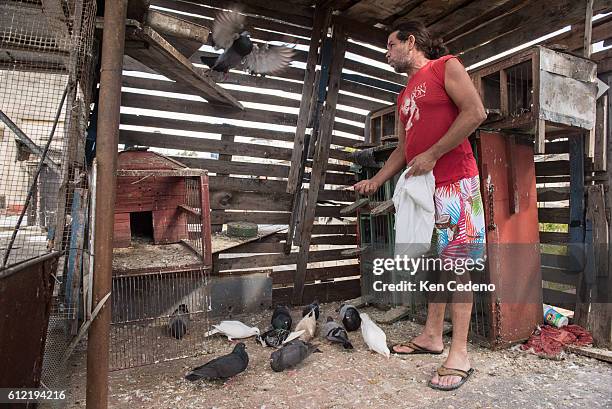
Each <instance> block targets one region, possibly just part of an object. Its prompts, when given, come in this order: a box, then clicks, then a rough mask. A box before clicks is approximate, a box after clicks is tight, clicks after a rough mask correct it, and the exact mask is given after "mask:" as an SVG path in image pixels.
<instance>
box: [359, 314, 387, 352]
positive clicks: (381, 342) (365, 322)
mask: <svg viewBox="0 0 612 409" xmlns="http://www.w3.org/2000/svg"><path fill="white" fill-rule="evenodd" d="M360 315H361V336H362V337H363V340H364V341H365V343H366V344H367V345H368V348H370V349H371V350H372V351H374V352H378V353H379V354H381V355H384V356H386V357H387V358H389V356H390V355H391V351H389V347H387V336H386V335H385V332H384V331H383V330H382V329H380V327H379V326H378V325H376V324H375V323H374V321H372V320H371V319H370V317H369V316H368V314H364V313H361V314H360Z"/></svg>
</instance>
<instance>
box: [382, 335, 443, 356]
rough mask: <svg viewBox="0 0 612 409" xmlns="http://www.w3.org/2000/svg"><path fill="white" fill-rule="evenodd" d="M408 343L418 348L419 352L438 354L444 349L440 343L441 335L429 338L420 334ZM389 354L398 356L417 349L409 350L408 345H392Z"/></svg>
mask: <svg viewBox="0 0 612 409" xmlns="http://www.w3.org/2000/svg"><path fill="white" fill-rule="evenodd" d="M410 342H412V343H413V344H415V346H419V347H420V348H421V350H427V351H432V353H438V351H442V350H443V349H444V342H442V335H440V336H439V337H430V336H429V335H425V334H421V335H419V336H418V337H416V338H413V339H412V340H411V341H410ZM392 349H393V350H392V351H391V352H395V353H399V354H410V353H412V352H414V351H415V350H417V348H411V347H409V346H408V345H401V344H398V345H394V346H393V348H392Z"/></svg>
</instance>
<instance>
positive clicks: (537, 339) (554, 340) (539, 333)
mask: <svg viewBox="0 0 612 409" xmlns="http://www.w3.org/2000/svg"><path fill="white" fill-rule="evenodd" d="M592 343H593V337H592V336H591V334H590V333H589V332H588V331H587V330H585V329H584V328H582V327H581V326H580V325H567V326H565V327H563V328H555V327H552V326H550V325H544V326H542V327H540V328H539V329H537V330H535V331H534V333H533V334H532V335H531V337H529V339H528V340H527V342H525V343H524V344H523V345H521V349H522V350H523V351H525V350H528V349H530V348H533V351H534V352H535V353H536V354H544V355H548V356H555V355H559V354H560V353H561V351H562V350H563V347H565V346H566V345H577V346H584V345H589V344H592Z"/></svg>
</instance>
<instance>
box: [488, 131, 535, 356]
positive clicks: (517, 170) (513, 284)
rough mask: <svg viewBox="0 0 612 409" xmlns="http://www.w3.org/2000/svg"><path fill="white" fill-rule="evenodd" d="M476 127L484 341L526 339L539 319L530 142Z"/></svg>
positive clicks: (499, 343) (496, 342)
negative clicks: (485, 291) (485, 297)
mask: <svg viewBox="0 0 612 409" xmlns="http://www.w3.org/2000/svg"><path fill="white" fill-rule="evenodd" d="M518 140H519V138H518V137H517V136H514V135H509V134H502V133H499V132H488V131H487V132H484V131H481V132H479V135H478V136H477V141H478V143H477V146H478V158H479V166H480V174H481V180H482V187H481V189H482V194H483V202H484V208H485V221H486V226H487V259H488V277H487V279H488V280H489V282H490V283H492V284H495V287H496V289H495V291H494V292H493V293H491V299H490V300H489V306H490V308H489V311H488V312H489V314H490V316H489V317H488V318H489V319H488V322H489V323H490V328H489V329H490V331H488V341H489V342H490V344H491V345H492V346H493V347H502V346H507V345H508V344H511V343H515V342H519V341H522V340H524V339H527V338H528V337H529V336H530V334H531V333H532V331H533V329H534V328H535V327H536V325H537V324H539V323H541V322H542V275H541V270H540V242H539V232H538V230H539V229H538V208H537V191H536V177H535V164H534V157H533V143H532V142H529V141H527V142H522V143H521V142H519V141H518Z"/></svg>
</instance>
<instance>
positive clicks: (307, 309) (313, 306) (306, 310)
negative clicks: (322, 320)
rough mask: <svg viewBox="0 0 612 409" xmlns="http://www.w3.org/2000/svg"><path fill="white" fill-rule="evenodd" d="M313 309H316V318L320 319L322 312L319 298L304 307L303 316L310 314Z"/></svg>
mask: <svg viewBox="0 0 612 409" xmlns="http://www.w3.org/2000/svg"><path fill="white" fill-rule="evenodd" d="M311 310H315V319H316V320H317V321H318V320H319V313H320V311H319V301H318V300H314V301H313V302H312V303H311V304H308V305H307V306H305V307H304V309H303V310H302V317H305V316H306V315H308V313H309V312H310V311H311Z"/></svg>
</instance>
